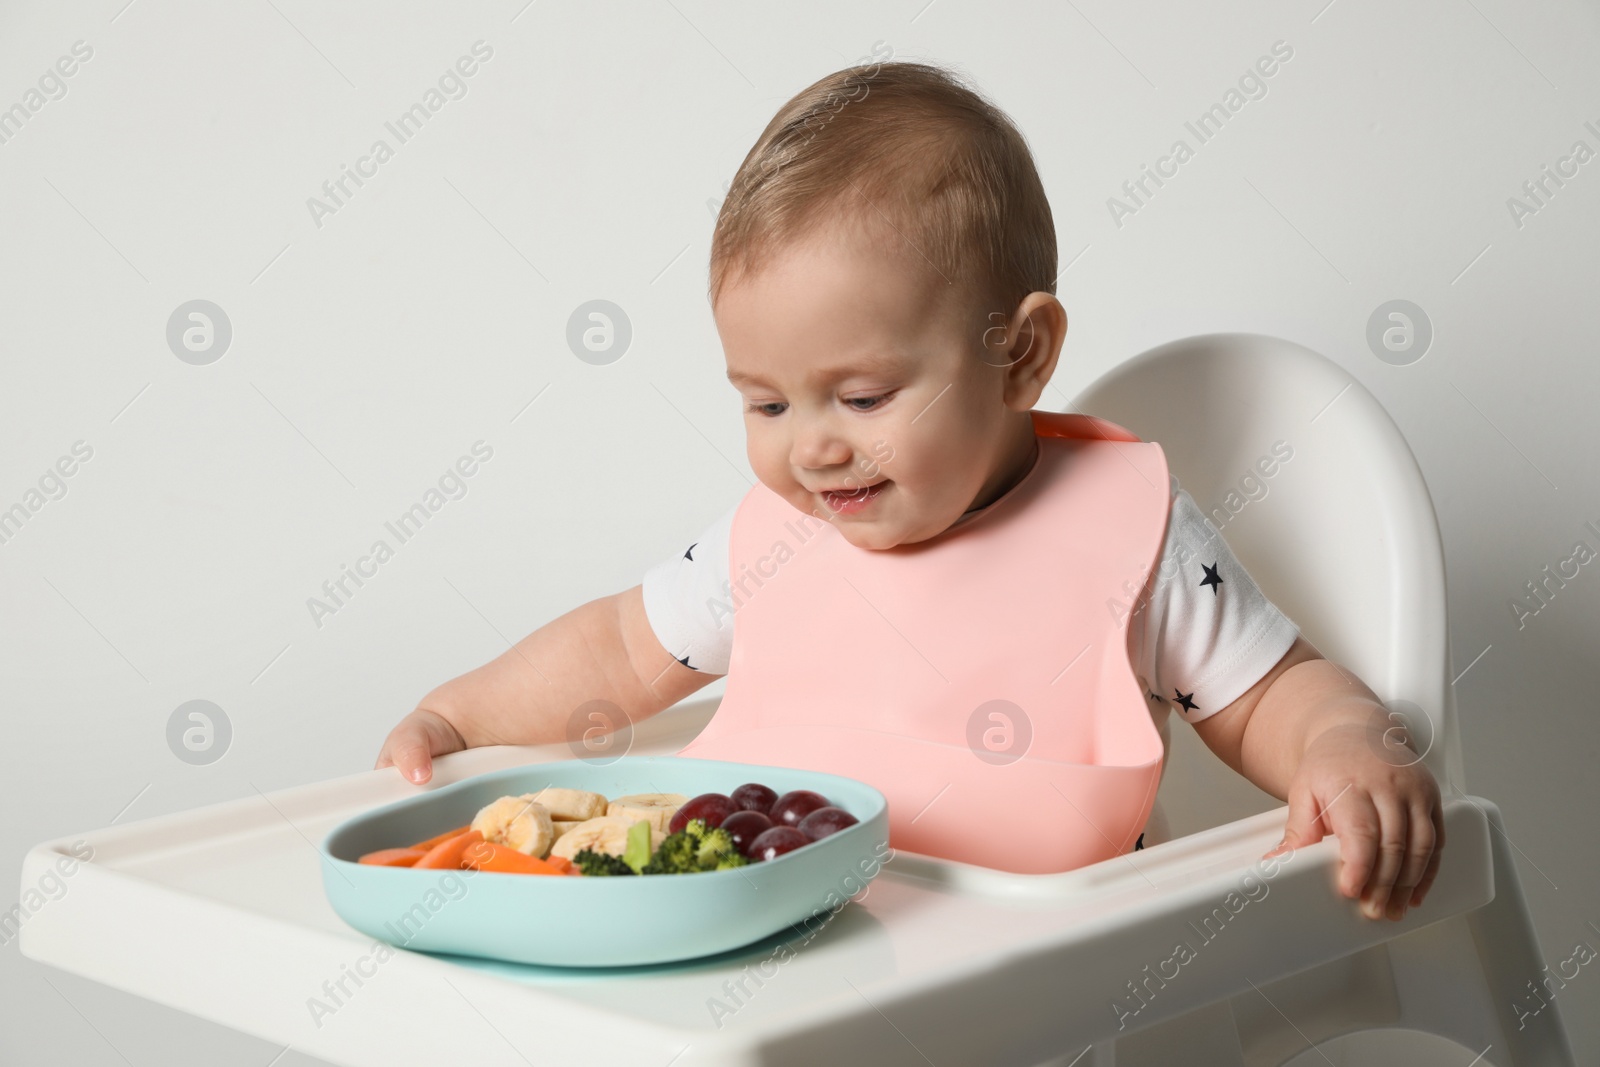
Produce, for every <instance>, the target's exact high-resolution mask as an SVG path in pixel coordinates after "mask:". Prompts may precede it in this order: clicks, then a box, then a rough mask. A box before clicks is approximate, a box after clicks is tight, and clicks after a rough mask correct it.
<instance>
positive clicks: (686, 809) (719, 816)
mask: <svg viewBox="0 0 1600 1067" xmlns="http://www.w3.org/2000/svg"><path fill="white" fill-rule="evenodd" d="M734 810H735V809H734V806H733V801H731V800H729V799H728V798H727V797H726V796H724V795H723V794H721V793H701V794H700V795H699V796H697V797H695V798H694V799H693V800H691V801H688V802H687V803H686V804H684V805H683V807H681V808H679V809H678V810H677V811H676V812H674V813H673V815H672V821H671V822H669V823H668V824H667V832H668V833H669V834H675V833H677V832H678V831H679V830H682V829H683V828H684V827H685V826H687V825H689V820H691V819H704V820H705V821H706V828H707V829H711V830H715V829H716V828H717V827H719V826H721V825H722V820H723V819H726V818H727V817H728V816H729V815H732V814H733V812H734Z"/></svg>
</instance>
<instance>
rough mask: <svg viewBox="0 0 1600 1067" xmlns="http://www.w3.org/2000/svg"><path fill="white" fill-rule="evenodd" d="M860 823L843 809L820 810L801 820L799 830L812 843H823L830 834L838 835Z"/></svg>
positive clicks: (827, 808)
mask: <svg viewBox="0 0 1600 1067" xmlns="http://www.w3.org/2000/svg"><path fill="white" fill-rule="evenodd" d="M859 821H860V820H858V819H857V818H856V817H855V816H854V815H851V814H850V813H849V812H848V811H845V810H844V809H843V808H835V807H826V808H818V809H817V810H816V811H814V812H812V813H811V814H810V815H807V816H806V817H805V818H803V819H801V820H800V825H799V826H798V827H797V829H799V831H800V832H801V833H803V834H805V835H806V837H808V838H810V839H811V840H812V841H821V840H822V839H823V838H824V837H827V836H828V835H829V834H836V833H838V832H839V831H840V830H843V829H844V828H845V827H846V826H854V825H855V824H856V823H857V822H859Z"/></svg>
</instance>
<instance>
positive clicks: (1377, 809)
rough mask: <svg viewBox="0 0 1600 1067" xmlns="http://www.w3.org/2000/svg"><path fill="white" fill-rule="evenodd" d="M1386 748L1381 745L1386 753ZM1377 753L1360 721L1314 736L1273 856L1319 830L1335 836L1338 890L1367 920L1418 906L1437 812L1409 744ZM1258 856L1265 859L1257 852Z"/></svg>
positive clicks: (1435, 795) (1429, 781)
mask: <svg viewBox="0 0 1600 1067" xmlns="http://www.w3.org/2000/svg"><path fill="white" fill-rule="evenodd" d="M1386 751H1387V750H1386ZM1392 751H1393V752H1395V753H1398V754H1399V755H1400V756H1402V757H1404V758H1403V759H1393V760H1391V759H1388V758H1385V757H1384V756H1380V755H1379V754H1378V753H1377V752H1376V751H1375V749H1374V748H1373V746H1372V745H1371V744H1370V742H1369V738H1368V731H1367V728H1366V727H1365V726H1358V725H1347V726H1335V727H1332V728H1330V729H1328V730H1326V731H1324V732H1323V733H1322V734H1320V735H1319V736H1317V738H1316V739H1315V740H1313V741H1312V742H1311V744H1310V745H1309V746H1308V747H1307V748H1306V753H1305V757H1304V758H1303V759H1302V760H1301V761H1300V766H1299V768H1298V769H1297V770H1296V771H1295V774H1294V779H1293V780H1292V781H1291V782H1290V783H1289V818H1288V823H1287V826H1286V829H1285V831H1284V835H1283V842H1282V843H1281V844H1279V845H1278V846H1277V847H1276V848H1274V849H1273V850H1272V851H1271V852H1268V853H1267V854H1266V855H1267V856H1272V855H1275V854H1277V853H1278V852H1281V851H1284V850H1285V849H1289V848H1303V847H1305V846H1306V845H1312V844H1315V843H1316V842H1318V841H1320V840H1322V838H1323V836H1324V835H1326V834H1330V833H1331V834H1337V835H1338V837H1339V892H1340V893H1342V894H1344V895H1345V896H1347V897H1353V896H1355V895H1356V894H1357V892H1360V894H1361V910H1362V912H1363V913H1364V914H1365V915H1366V916H1367V918H1369V919H1377V918H1381V917H1382V916H1383V915H1384V914H1385V912H1386V911H1387V914H1388V916H1389V918H1390V919H1399V918H1400V917H1401V916H1403V915H1405V913H1406V909H1407V908H1410V907H1415V906H1417V905H1419V904H1421V903H1422V899H1423V897H1425V896H1427V894H1428V889H1429V887H1430V886H1432V885H1433V878H1434V875H1435V874H1436V873H1438V870H1439V852H1440V850H1441V849H1443V848H1444V812H1443V808H1442V805H1441V803H1440V799H1439V785H1438V783H1437V782H1435V781H1434V779H1433V775H1432V774H1430V773H1429V772H1428V769H1427V767H1425V766H1423V764H1422V760H1421V757H1420V756H1418V757H1415V762H1412V759H1413V756H1414V753H1412V752H1411V750H1410V749H1407V748H1400V747H1396V748H1394V749H1393V750H1392ZM1263 858H1265V857H1263Z"/></svg>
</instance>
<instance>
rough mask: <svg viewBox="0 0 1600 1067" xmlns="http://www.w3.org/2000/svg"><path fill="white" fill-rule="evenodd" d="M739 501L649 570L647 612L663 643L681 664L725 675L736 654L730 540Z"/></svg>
mask: <svg viewBox="0 0 1600 1067" xmlns="http://www.w3.org/2000/svg"><path fill="white" fill-rule="evenodd" d="M738 510H739V505H738V504H735V505H734V506H733V507H731V508H729V509H728V511H727V513H726V514H725V515H723V516H722V517H721V518H719V519H718V520H717V521H716V522H714V523H712V524H711V525H710V526H708V527H706V528H705V530H704V531H703V532H702V533H701V534H700V536H699V538H697V539H696V540H695V541H694V542H693V543H691V544H689V545H687V546H685V548H684V550H683V551H682V552H680V553H678V554H676V555H674V556H673V557H671V558H670V559H664V560H662V561H661V562H659V563H657V564H656V565H655V566H653V567H651V568H650V569H649V570H647V571H646V572H645V575H644V581H643V582H642V583H641V584H642V586H643V594H644V613H645V617H646V618H647V619H649V621H650V628H651V629H652V630H654V631H655V635H656V639H657V640H659V641H660V642H661V647H663V648H665V649H666V650H667V651H668V652H670V653H671V654H672V656H673V658H675V659H676V660H677V661H678V662H679V663H682V664H683V665H684V666H685V667H688V668H690V669H692V670H697V671H704V672H705V673H706V674H727V673H728V661H729V659H730V657H731V656H732V653H733V611H732V609H731V608H730V607H729V596H730V592H731V591H730V588H729V582H728V543H729V538H730V536H731V535H732V532H733V515H734V512H736V511H738Z"/></svg>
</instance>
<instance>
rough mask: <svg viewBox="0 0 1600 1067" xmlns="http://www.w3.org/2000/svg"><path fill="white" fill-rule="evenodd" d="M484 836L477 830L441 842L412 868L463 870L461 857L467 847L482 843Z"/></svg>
mask: <svg viewBox="0 0 1600 1067" xmlns="http://www.w3.org/2000/svg"><path fill="white" fill-rule="evenodd" d="M482 840H483V834H481V833H479V832H478V831H477V830H468V831H467V832H466V833H464V834H458V835H456V836H455V837H452V838H450V839H448V840H446V841H441V842H439V843H438V844H437V845H434V846H433V847H432V848H430V849H429V850H428V851H427V853H425V854H424V855H423V857H422V858H421V859H419V860H418V861H417V862H415V863H413V864H412V865H411V866H412V868H413V869H415V870H425V871H435V870H437V871H455V870H460V869H461V856H462V854H463V853H464V852H466V850H467V846H468V845H471V844H473V843H475V842H478V841H482Z"/></svg>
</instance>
